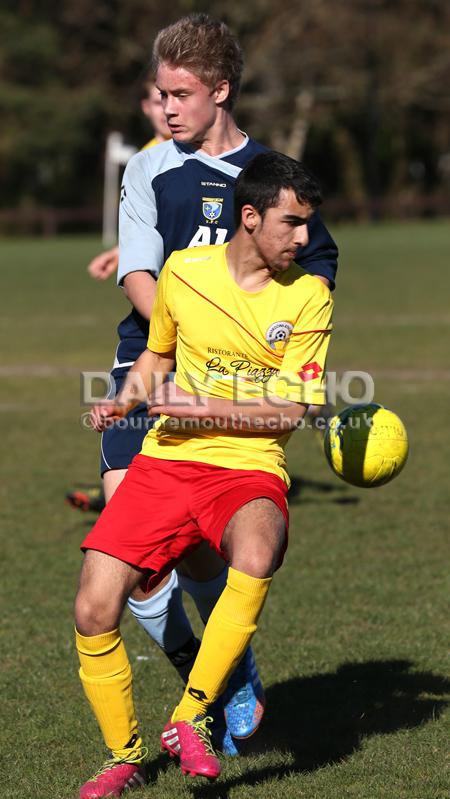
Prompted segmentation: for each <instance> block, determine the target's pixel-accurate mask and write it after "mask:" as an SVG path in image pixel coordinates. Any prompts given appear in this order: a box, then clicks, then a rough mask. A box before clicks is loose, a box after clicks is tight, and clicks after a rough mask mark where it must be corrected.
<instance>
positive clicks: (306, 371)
mask: <svg viewBox="0 0 450 799" xmlns="http://www.w3.org/2000/svg"><path fill="white" fill-rule="evenodd" d="M321 372H323V369H322V367H321V366H320V364H318V363H317V361H312V362H311V363H304V364H303V366H302V368H301V371H300V372H299V373H298V376H299V378H300V380H303V382H304V383H307V382H308V380H315V379H316V377H319V375H320V373H321Z"/></svg>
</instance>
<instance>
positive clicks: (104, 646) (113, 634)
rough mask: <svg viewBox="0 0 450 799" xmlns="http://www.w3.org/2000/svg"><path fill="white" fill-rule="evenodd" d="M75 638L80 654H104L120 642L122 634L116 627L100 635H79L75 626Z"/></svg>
mask: <svg viewBox="0 0 450 799" xmlns="http://www.w3.org/2000/svg"><path fill="white" fill-rule="evenodd" d="M75 639H76V646H77V650H78V652H79V654H80V655H104V654H106V653H108V652H112V651H113V649H115V648H116V647H117V646H118V645H119V644H120V642H121V641H122V636H121V634H120V630H119V628H118V627H116V629H115V630H111V631H110V632H107V633H100V635H81V633H79V632H78V630H77V629H76V628H75Z"/></svg>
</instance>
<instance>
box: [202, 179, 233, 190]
mask: <svg viewBox="0 0 450 799" xmlns="http://www.w3.org/2000/svg"><path fill="white" fill-rule="evenodd" d="M200 185H201V186H216V188H219V189H226V187H227V184H226V183H214V181H212V180H201V181H200Z"/></svg>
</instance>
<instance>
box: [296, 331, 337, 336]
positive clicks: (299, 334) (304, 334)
mask: <svg viewBox="0 0 450 799" xmlns="http://www.w3.org/2000/svg"><path fill="white" fill-rule="evenodd" d="M308 333H331V330H328V329H325V330H302V331H301V332H300V333H291V336H306V335H307V334H308Z"/></svg>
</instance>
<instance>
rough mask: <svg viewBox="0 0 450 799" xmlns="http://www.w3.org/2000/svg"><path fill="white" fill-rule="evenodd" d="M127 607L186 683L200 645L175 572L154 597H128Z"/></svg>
mask: <svg viewBox="0 0 450 799" xmlns="http://www.w3.org/2000/svg"><path fill="white" fill-rule="evenodd" d="M128 607H129V608H130V610H131V613H132V614H133V616H134V618H135V619H136V621H137V622H139V624H140V625H141V627H143V628H144V630H145V632H146V633H147V634H148V635H149V636H150V638H151V639H152V640H153V641H154V642H155V643H156V644H158V646H159V648H160V649H162V651H163V652H164V653H165V654H166V655H167V657H168V658H169V660H170V661H171V662H172V664H173V665H174V666H175V668H176V669H177V671H178V673H179V675H180V677H181V679H182V680H183V682H187V678H188V676H189V672H190V670H191V668H192V666H193V663H194V660H195V657H196V655H197V652H198V648H199V642H198V641H197V639H196V638H195V636H194V633H193V631H192V627H191V623H190V621H189V619H188V617H187V616H186V612H185V610H184V607H183V601H182V592H181V588H180V586H179V584H178V575H177V573H176V571H175V570H173V571H172V573H171V575H170V579H169V582H168V583H167V584H166V585H165V586H164V587H163V588H161V590H160V591H158V593H157V594H154V595H153V596H151V597H149V599H144V600H143V601H137V600H136V599H133V598H132V597H130V598H129V600H128Z"/></svg>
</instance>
